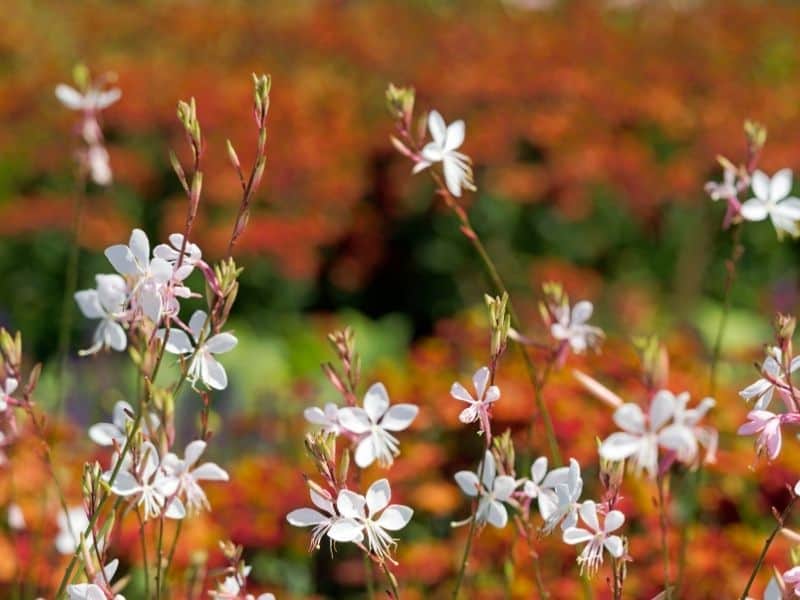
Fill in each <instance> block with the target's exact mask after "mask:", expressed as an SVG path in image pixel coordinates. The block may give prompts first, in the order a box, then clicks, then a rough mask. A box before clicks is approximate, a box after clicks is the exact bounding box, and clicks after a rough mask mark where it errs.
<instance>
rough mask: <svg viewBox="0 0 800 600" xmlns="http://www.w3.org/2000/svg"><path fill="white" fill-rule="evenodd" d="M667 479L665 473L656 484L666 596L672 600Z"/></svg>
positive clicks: (658, 478)
mask: <svg viewBox="0 0 800 600" xmlns="http://www.w3.org/2000/svg"><path fill="white" fill-rule="evenodd" d="M665 485H666V479H664V476H663V475H659V476H658V477H657V478H656V486H657V487H658V511H659V515H658V522H659V527H660V529H661V550H662V556H663V560H664V597H665V599H666V600H672V583H671V581H670V579H671V575H670V564H669V540H668V538H667V532H668V526H667V505H666V502H665V500H664V498H665V494H664V486H665Z"/></svg>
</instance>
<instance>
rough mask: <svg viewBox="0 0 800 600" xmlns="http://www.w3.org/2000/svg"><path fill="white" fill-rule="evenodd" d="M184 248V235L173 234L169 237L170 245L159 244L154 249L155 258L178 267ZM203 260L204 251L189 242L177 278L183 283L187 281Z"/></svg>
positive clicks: (176, 274)
mask: <svg viewBox="0 0 800 600" xmlns="http://www.w3.org/2000/svg"><path fill="white" fill-rule="evenodd" d="M182 246H183V234H182V233H172V234H170V236H169V244H159V245H158V246H156V247H155V248H154V249H153V256H155V257H157V258H160V259H162V260H165V261H167V262H168V263H169V264H170V265H171V266H172V267H173V268H174V267H177V265H178V259H179V258H180V256H181V247H182ZM202 259H203V251H202V250H200V246H198V245H197V244H193V243H192V242H189V241H187V242H186V247H185V248H184V249H183V260H181V266H180V268H179V269H178V270H177V271H176V273H175V277H176V278H177V279H179V280H181V281H183V280H184V279H186V278H187V277H188V276H189V274H190V273H191V272H192V270H193V269H194V267H195V265H196V264H198V263H199V262H200V261H201V260H202Z"/></svg>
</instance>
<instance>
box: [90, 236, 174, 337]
mask: <svg viewBox="0 0 800 600" xmlns="http://www.w3.org/2000/svg"><path fill="white" fill-rule="evenodd" d="M105 255H106V258H108V261H109V262H110V263H111V265H112V266H113V267H114V269H115V270H116V271H117V273H119V274H120V275H124V276H126V277H130V278H131V279H132V280H133V289H132V290H131V294H130V296H131V302H132V304H133V309H134V311H138V310H141V311H142V313H143V314H144V315H145V316H146V317H148V318H149V319H150V320H151V321H153V323H156V324H158V323H159V321H160V320H161V313H162V310H163V302H162V298H161V291H162V290H161V288H162V287H163V286H164V284H166V283H167V282H168V281H169V280H170V279H171V278H172V266H171V265H170V264H169V263H168V262H167V261H166V260H164V259H163V258H158V257H156V258H153V259H152V260H151V259H150V240H148V239H147V234H145V232H144V231H142V230H141V229H134V230H133V231H132V232H131V237H130V240H129V241H128V245H127V246H126V245H125V244H116V245H114V246H110V247H108V248H106V251H105Z"/></svg>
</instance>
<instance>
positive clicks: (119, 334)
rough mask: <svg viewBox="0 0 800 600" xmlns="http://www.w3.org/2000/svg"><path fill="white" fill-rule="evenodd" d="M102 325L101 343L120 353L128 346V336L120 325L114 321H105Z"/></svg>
mask: <svg viewBox="0 0 800 600" xmlns="http://www.w3.org/2000/svg"><path fill="white" fill-rule="evenodd" d="M102 325H103V341H104V343H105V344H106V345H107V346H109V347H110V348H112V349H114V350H116V351H117V352H122V351H123V350H125V348H126V347H127V346H128V336H127V335H125V330H124V329H123V328H122V325H120V324H119V323H115V322H114V321H109V320H105V321H103V323H102Z"/></svg>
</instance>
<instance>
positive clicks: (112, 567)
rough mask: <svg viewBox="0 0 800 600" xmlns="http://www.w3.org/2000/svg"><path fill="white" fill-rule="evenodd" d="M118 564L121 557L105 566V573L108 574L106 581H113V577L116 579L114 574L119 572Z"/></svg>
mask: <svg viewBox="0 0 800 600" xmlns="http://www.w3.org/2000/svg"><path fill="white" fill-rule="evenodd" d="M118 566H119V559H116V558H115V559H114V560H112V561H111V562H110V563H108V564H107V565H106V566H105V567H103V574H104V575H105V576H106V581H111V580H112V579H114V575H115V574H116V572H117V567H118Z"/></svg>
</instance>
